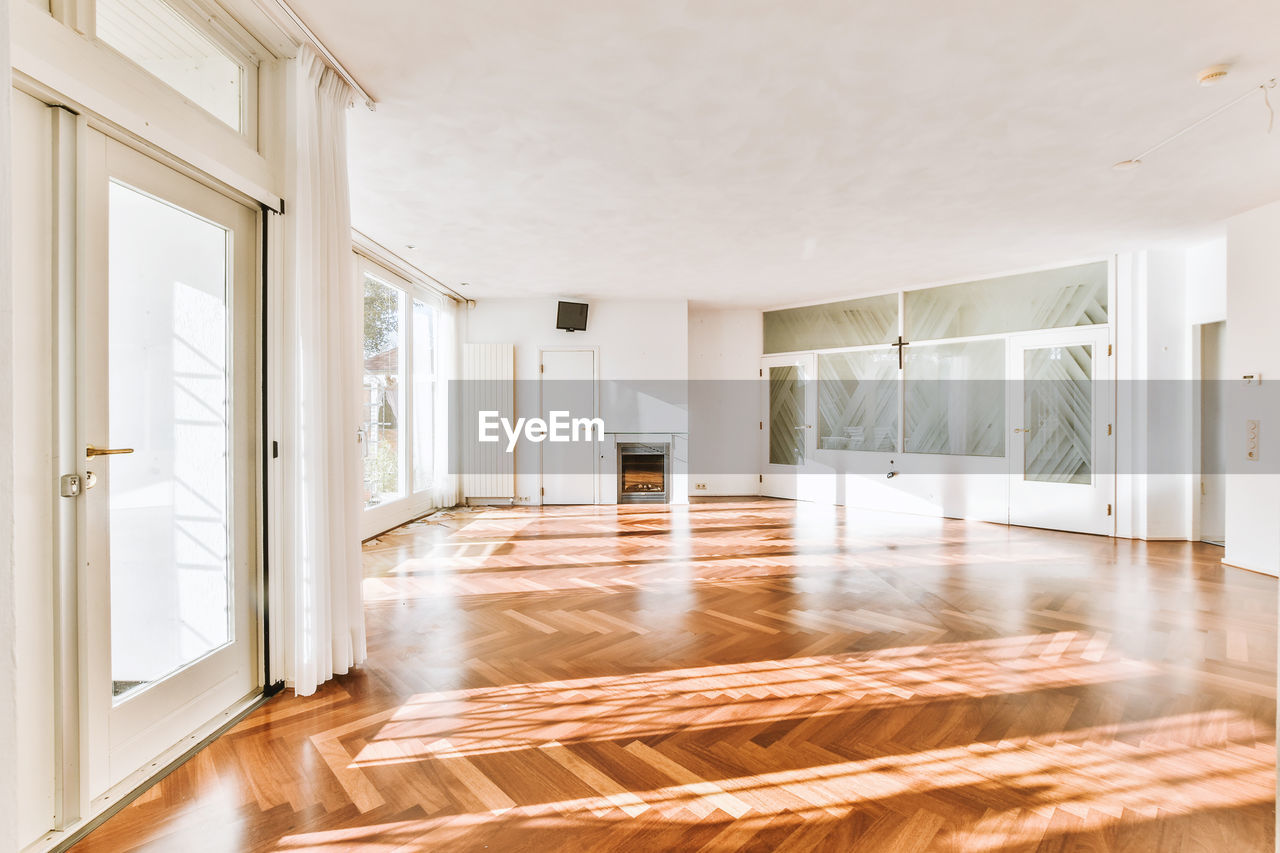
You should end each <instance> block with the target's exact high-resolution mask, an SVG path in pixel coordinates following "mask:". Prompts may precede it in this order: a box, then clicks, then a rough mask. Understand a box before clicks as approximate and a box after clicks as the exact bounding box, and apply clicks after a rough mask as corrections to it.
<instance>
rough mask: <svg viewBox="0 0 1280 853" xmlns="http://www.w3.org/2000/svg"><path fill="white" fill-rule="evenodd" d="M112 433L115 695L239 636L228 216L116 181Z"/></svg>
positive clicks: (105, 464)
mask: <svg viewBox="0 0 1280 853" xmlns="http://www.w3.org/2000/svg"><path fill="white" fill-rule="evenodd" d="M108 199H109V205H110V207H109V214H108V216H109V220H108V230H109V238H108V239H109V245H108V252H109V262H108V289H109V305H110V307H109V309H108V327H107V328H108V336H109V342H108V355H107V358H108V369H107V377H108V378H107V385H108V388H107V391H108V395H109V396H108V409H109V413H110V414H109V418H108V431H109V439H108V440H109V441H110V442H111V446H113V447H131V448H133V450H134V452H133V453H131V454H128V455H123V456H113V457H107V458H99V459H94V460H92V461H93V467H94V468H95V469H97V470H98V471H99V472H101V473H103V474H108V475H109V478H110V479H109V488H110V521H109V525H108V529H109V534H110V556H111V560H110V565H111V620H110V622H111V679H112V682H113V693H114V694H115V696H116V697H122V696H124V695H125V694H127V693H129V692H130V691H132V690H134V689H136V688H138V687H141V686H143V685H145V684H147V683H149V682H152V681H157V680H159V679H160V678H162V677H164V676H166V675H168V674H169V673H172V672H174V671H175V670H177V669H180V668H181V667H183V666H185V665H186V664H188V663H191V662H192V661H195V660H196V659H198V658H201V657H203V656H204V655H206V654H208V653H209V652H211V651H213V650H214V649H216V648H218V647H220V646H222V645H224V644H226V643H228V642H230V641H231V639H232V627H231V626H232V623H231V600H232V599H231V592H232V589H231V582H232V572H231V569H232V561H231V546H230V515H229V506H230V485H229V477H230V472H229V470H228V458H229V457H228V447H229V445H230V430H229V415H230V410H229V404H228V397H227V395H228V392H229V387H230V384H229V382H228V372H227V371H228V367H229V362H228V357H227V340H228V335H229V331H230V330H229V323H230V316H229V314H228V310H227V309H228V305H227V277H228V275H229V269H228V264H227V254H228V250H229V247H230V235H229V234H228V233H227V231H226V230H224V229H223V228H221V227H219V226H217V225H214V224H212V223H210V222H208V221H206V220H204V219H201V218H199V217H197V216H195V215H194V214H192V213H188V212H187V211H185V210H182V209H180V208H177V207H173V206H172V205H169V204H166V203H165V202H162V201H158V200H156V199H154V198H152V197H151V196H148V195H145V194H143V193H140V192H138V191H137V190H134V189H131V188H129V187H126V186H123V185H121V184H117V183H114V182H113V183H112V184H111V185H110V190H109V196H108Z"/></svg>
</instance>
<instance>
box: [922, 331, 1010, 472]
mask: <svg viewBox="0 0 1280 853" xmlns="http://www.w3.org/2000/svg"><path fill="white" fill-rule="evenodd" d="M904 361H905V364H904V367H905V378H906V392H905V393H906V413H907V414H906V417H907V425H906V435H905V437H904V445H905V448H904V449H905V450H906V451H907V452H908V453H944V454H949V455H954V456H1004V429H1005V419H1004V392H1005V385H1004V374H1005V349H1004V341H969V342H967V343H957V344H939V345H936V346H920V345H915V344H913V345H912V346H909V347H907V348H906V354H905V356H904Z"/></svg>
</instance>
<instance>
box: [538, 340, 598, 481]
mask: <svg viewBox="0 0 1280 853" xmlns="http://www.w3.org/2000/svg"><path fill="white" fill-rule="evenodd" d="M595 359H596V354H595V350H589V349H578V350H543V351H542V368H541V373H540V374H539V377H540V380H541V381H540V382H539V397H540V398H541V400H542V404H541V409H542V415H541V417H542V419H543V420H544V421H547V422H548V423H549V422H550V419H551V413H552V412H568V413H569V414H568V417H570V418H594V417H596V416H597V411H596V361H595ZM596 445H597V442H596V441H594V440H592V441H565V442H552V441H543V442H542V444H541V445H540V446H541V448H542V502H543V503H544V504H593V503H595V502H596V460H597V459H599V456H600V454H599V452H598V448H597V446H596Z"/></svg>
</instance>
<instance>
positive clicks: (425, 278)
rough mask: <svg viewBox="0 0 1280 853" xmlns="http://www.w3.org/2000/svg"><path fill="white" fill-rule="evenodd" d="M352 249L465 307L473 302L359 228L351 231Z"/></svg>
mask: <svg viewBox="0 0 1280 853" xmlns="http://www.w3.org/2000/svg"><path fill="white" fill-rule="evenodd" d="M351 247H352V249H354V250H355V252H356V254H358V255H364V256H365V257H366V258H368V259H369V260H371V261H374V262H376V263H379V264H382V265H383V266H387V267H390V268H391V269H392V271H393V272H396V273H399V274H400V275H403V276H404V277H405V278H407V279H410V280H411V281H416V282H417V283H418V284H422V285H424V286H426V287H427V288H428V289H430V290H435V291H436V292H438V293H439V294H440V295H441V296H444V297H446V298H448V299H452V300H453V301H455V302H460V303H462V304H463V305H465V304H466V303H467V302H469V301H471V300H468V299H467V297H465V296H463V295H462V294H461V293H459V292H458V291H456V290H454V289H453V288H452V287H450V286H449V285H447V284H445V283H444V282H443V281H441V280H440V279H438V278H436V277H435V276H433V275H431V274H430V273H428V272H424V271H423V270H422V269H420V268H419V267H418V266H416V265H414V264H413V263H411V262H409V261H406V260H405V259H404V258H402V257H400V256H399V255H397V254H396V253H395V252H393V251H391V250H390V249H388V248H387V247H386V246H384V245H382V244H381V243H379V242H378V241H377V240H374V239H373V238H372V237H370V236H369V235H368V234H365V233H364V232H363V231H361V230H360V229H358V228H352V229H351ZM426 282H431V284H426Z"/></svg>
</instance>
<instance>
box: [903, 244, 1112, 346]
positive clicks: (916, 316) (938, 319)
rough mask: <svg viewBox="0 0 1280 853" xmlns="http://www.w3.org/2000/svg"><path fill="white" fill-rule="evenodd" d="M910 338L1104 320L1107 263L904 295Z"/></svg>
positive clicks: (1011, 330) (988, 332)
mask: <svg viewBox="0 0 1280 853" xmlns="http://www.w3.org/2000/svg"><path fill="white" fill-rule="evenodd" d="M903 311H904V312H905V320H906V324H905V328H906V338H907V340H909V341H924V340H936V339H938V338H961V337H968V336H971V335H992V334H998V333H1000V332H1026V331H1032V330H1035V329H1058V328H1063V327H1069V326H1088V325H1092V324H1095V323H1105V322H1107V263H1106V262H1105V261H1100V262H1098V263H1093V264H1084V265H1082V266H1078V267H1067V268H1065V269H1058V270H1046V271H1044V272H1034V273H1026V274H1025V275H1011V276H1005V277H1004V278H992V279H987V280H985V281H973V282H969V283H967V284H951V285H947V286H946V287H932V288H929V289H928V290H909V291H907V293H906V296H905V302H904V307H903Z"/></svg>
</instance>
